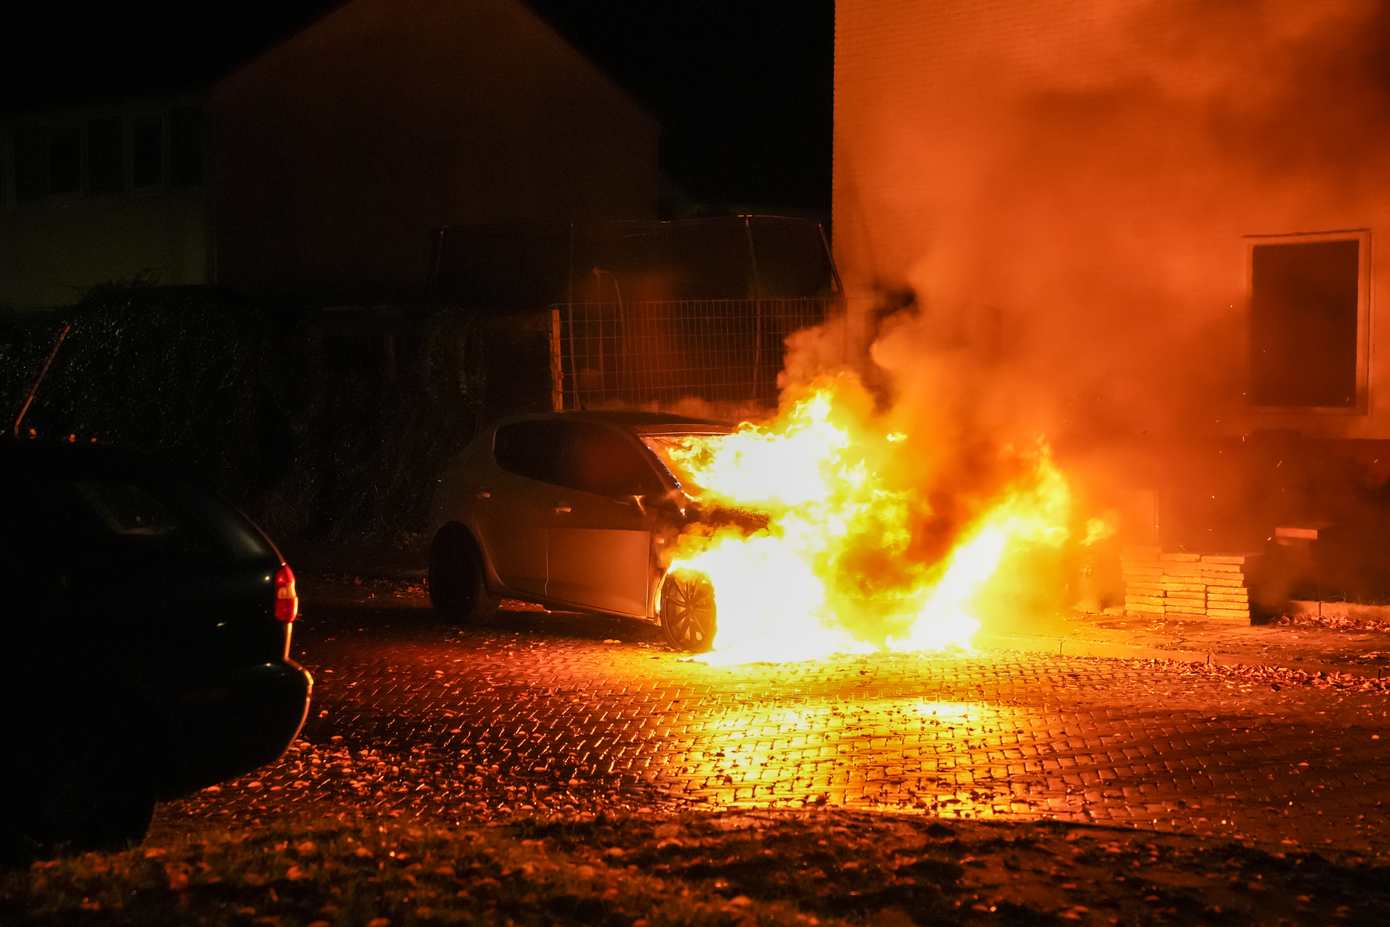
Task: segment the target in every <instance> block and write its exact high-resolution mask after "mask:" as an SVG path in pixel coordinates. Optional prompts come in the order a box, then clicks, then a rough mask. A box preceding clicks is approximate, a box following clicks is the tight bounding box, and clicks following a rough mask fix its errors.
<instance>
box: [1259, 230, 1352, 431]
mask: <svg viewBox="0 0 1390 927" xmlns="http://www.w3.org/2000/svg"><path fill="white" fill-rule="evenodd" d="M1339 241H1354V242H1356V243H1357V252H1356V257H1357V269H1356V378H1355V383H1356V394H1355V399H1354V401H1353V402H1352V404H1351V405H1348V406H1326V405H1322V406H1318V405H1277V404H1271V403H1257V402H1255V397H1254V386H1255V383H1254V376H1255V370H1254V365H1253V363H1252V360H1251V358H1252V357H1253V352H1254V347H1255V345H1254V321H1255V318H1254V312H1255V249H1256V248H1258V247H1260V246H1263V245H1310V244H1317V243H1320V242H1339ZM1244 242H1245V347H1246V350H1245V357H1246V361H1245V363H1246V376H1245V383H1246V392H1245V405H1246V407H1247V408H1249V409H1251V410H1252V411H1253V412H1255V413H1256V414H1257V415H1259V414H1265V415H1269V416H1287V415H1289V414H1299V413H1304V414H1310V415H1317V416H1331V417H1344V416H1363V415H1366V414H1367V413H1368V412H1369V410H1370V368H1371V364H1370V360H1371V338H1370V335H1371V266H1372V265H1371V257H1372V255H1371V230H1370V229H1369V228H1355V229H1337V230H1331V231H1323V232H1289V233H1280V234H1268V235H1246V236H1244Z"/></svg>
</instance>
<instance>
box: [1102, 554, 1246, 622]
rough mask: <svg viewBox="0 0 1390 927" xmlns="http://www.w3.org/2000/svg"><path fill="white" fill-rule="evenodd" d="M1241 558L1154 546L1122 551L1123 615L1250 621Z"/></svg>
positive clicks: (1244, 571) (1243, 561) (1244, 568)
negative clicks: (1170, 549)
mask: <svg viewBox="0 0 1390 927" xmlns="http://www.w3.org/2000/svg"><path fill="white" fill-rule="evenodd" d="M1252 562H1253V557H1251V556H1250V555H1247V554H1190V553H1164V552H1162V551H1160V550H1159V549H1158V548H1156V547H1147V548H1135V549H1132V550H1128V551H1126V552H1125V553H1124V554H1123V555H1122V556H1121V559H1120V564H1121V567H1122V569H1123V572H1124V581H1125V611H1126V612H1128V613H1130V614H1139V615H1188V616H1203V617H1208V618H1235V619H1243V620H1245V621H1249V620H1250V592H1249V589H1248V588H1247V586H1246V570H1247V568H1248V567H1249V566H1250V564H1251V563H1252Z"/></svg>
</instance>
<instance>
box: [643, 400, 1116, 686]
mask: <svg viewBox="0 0 1390 927" xmlns="http://www.w3.org/2000/svg"><path fill="white" fill-rule="evenodd" d="M643 440H644V441H645V442H646V444H647V446H648V447H649V448H650V449H651V450H652V451H653V452H655V453H656V454H657V456H658V457H660V459H661V460H662V462H663V463H665V465H666V466H667V467H668V468H669V469H670V470H671V472H672V473H673V474H674V475H675V476H676V478H677V479H678V480H679V481H680V483H681V485H682V489H683V491H684V493H685V494H686V495H687V496H689V497H690V499H691V500H692V504H693V505H694V506H695V507H696V511H697V513H709V514H708V516H705V515H701V514H697V517H695V518H693V519H692V520H691V521H689V522H688V523H687V524H686V526H685V527H684V528H683V529H682V531H681V532H680V534H679V536H678V537H677V538H676V539H675V541H674V543H672V544H670V545H668V547H667V554H666V558H667V563H666V568H667V575H666V580H665V582H664V583H663V585H662V588H661V600H660V602H659V604H658V613H659V614H660V615H661V618H662V621H663V623H664V624H666V625H667V632H668V635H670V634H672V632H673V631H676V632H680V631H681V629H682V628H686V632H687V633H695V634H696V635H699V634H702V633H707V634H708V637H707V639H706V638H698V637H697V638H696V639H686V640H684V641H683V642H682V643H683V645H684V646H685V648H686V649H691V650H707V651H708V653H707V654H706V655H705V656H704V657H703V659H706V660H709V661H711V662H721V663H740V662H751V661H793V660H806V659H813V658H819V657H825V656H828V655H831V654H836V653H857V652H867V651H874V650H888V651H917V650H941V649H948V648H960V649H963V650H969V649H970V647H971V642H972V639H973V638H974V636H975V634H976V632H977V631H978V630H979V629H980V627H981V623H982V621H983V620H984V619H985V617H986V616H988V615H989V614H991V613H993V612H997V611H1001V610H1005V609H1008V608H1011V607H1016V606H1017V604H1018V603H1019V602H1020V601H1023V600H1025V599H1027V598H1028V597H1029V594H1030V593H1031V592H1033V591H1035V587H1037V586H1039V585H1044V584H1047V583H1049V582H1052V581H1054V580H1055V578H1056V577H1055V575H1054V574H1052V573H1050V572H1049V570H1048V569H1046V568H1044V567H1040V566H1039V564H1047V563H1051V562H1054V561H1055V560H1056V559H1057V556H1058V554H1059V552H1060V551H1062V550H1063V549H1064V548H1065V547H1066V546H1067V545H1068V543H1069V542H1070V541H1072V540H1073V539H1074V538H1076V539H1079V538H1081V537H1084V536H1086V535H1090V536H1095V535H1096V534H1097V532H1098V526H1097V524H1095V523H1094V522H1093V523H1091V524H1090V525H1078V524H1077V516H1076V515H1075V512H1074V508H1075V506H1074V505H1073V498H1072V492H1071V489H1070V487H1069V485H1068V483H1067V480H1066V479H1065V478H1064V477H1063V475H1062V473H1061V471H1060V470H1059V469H1058V467H1057V466H1056V464H1055V463H1054V462H1053V459H1052V455H1051V452H1050V450H1049V447H1048V445H1047V444H1046V442H1045V441H1043V440H1042V439H1038V440H1036V441H1035V442H1033V443H1031V444H1030V445H1028V446H1024V447H1017V446H1007V445H1006V446H1004V447H1001V448H997V449H993V450H991V451H990V452H989V453H987V454H982V455H981V456H980V459H979V460H978V465H977V467H976V469H977V471H978V472H976V473H975V474H974V475H973V476H974V478H972V479H971V480H970V486H969V488H968V490H966V489H953V487H951V486H949V485H941V479H942V478H941V474H940V472H939V471H938V470H937V469H936V468H933V467H932V466H930V465H929V463H930V460H931V456H932V454H933V448H932V446H931V445H930V442H929V441H928V440H927V439H926V438H925V436H923V437H919V436H917V435H914V434H912V433H910V432H904V431H901V430H894V427H893V423H892V422H891V421H889V420H888V419H887V418H886V417H885V416H882V415H880V414H878V413H876V412H875V409H874V402H873V398H872V397H871V395H870V394H869V393H868V391H867V390H866V389H865V388H864V387H863V386H862V384H861V383H860V382H859V381H858V379H856V378H855V377H854V376H853V375H850V374H840V375H837V376H834V377H830V378H824V379H821V380H819V381H816V382H814V383H813V384H811V385H810V386H808V387H805V388H802V389H801V390H798V391H796V392H795V393H790V394H788V395H787V396H786V397H785V398H784V401H783V403H782V405H781V408H780V410H779V412H778V414H777V415H776V416H775V417H773V418H772V419H771V420H769V421H767V422H765V423H761V424H755V423H751V422H745V423H744V424H742V425H740V426H739V427H738V428H737V429H735V430H734V431H732V432H731V433H729V434H707V435H653V436H648V437H646V438H644V439H643ZM982 474H984V475H982ZM716 513H722V514H716ZM731 513H736V514H731ZM690 628H696V629H697V630H695V631H693V632H691V631H690Z"/></svg>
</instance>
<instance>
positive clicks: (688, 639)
mask: <svg viewBox="0 0 1390 927" xmlns="http://www.w3.org/2000/svg"><path fill="white" fill-rule="evenodd" d="M717 615H718V613H717V611H716V609H715V601H714V584H713V583H711V582H710V580H709V577H708V576H706V575H705V574H703V573H696V572H694V571H691V570H675V571H673V572H671V573H668V574H666V579H665V580H664V581H663V582H662V584H661V607H660V609H659V610H658V614H657V617H658V618H659V619H660V620H661V630H662V631H664V632H666V642H667V643H668V644H670V645H671V647H672V648H674V649H676V650H682V651H685V652H686V653H704V652H705V651H707V650H709V649H710V648H711V647H713V646H714V635H715V632H716V630H717V629H718V623H717V621H716V618H717Z"/></svg>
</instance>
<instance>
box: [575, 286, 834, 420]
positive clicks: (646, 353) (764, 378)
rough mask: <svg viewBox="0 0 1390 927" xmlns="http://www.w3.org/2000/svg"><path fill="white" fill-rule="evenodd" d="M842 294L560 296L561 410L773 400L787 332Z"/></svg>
mask: <svg viewBox="0 0 1390 927" xmlns="http://www.w3.org/2000/svg"><path fill="white" fill-rule="evenodd" d="M839 305H840V300H839V298H838V297H825V298H785V299H682V300H664V301H642V302H633V303H627V304H624V303H620V302H610V303H561V304H557V305H554V306H552V307H551V309H550V325H551V331H550V373H551V388H552V393H551V396H552V404H553V405H554V406H555V408H556V409H583V408H593V407H597V406H611V405H620V404H626V405H638V404H644V403H658V404H659V403H670V402H674V401H676V400H680V399H687V398H699V399H704V400H709V401H732V402H755V403H769V404H770V403H772V402H775V400H776V398H777V374H778V373H779V372H780V371H781V369H782V361H783V357H784V353H785V350H786V348H785V342H786V339H787V336H788V335H790V334H791V333H792V332H795V331H797V330H798V329H802V328H805V327H807V326H810V325H816V324H818V323H820V322H821V321H823V320H824V319H825V318H826V317H827V315H829V314H830V313H831V312H832V311H833V310H835V309H836V308H837V307H838V306H839Z"/></svg>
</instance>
